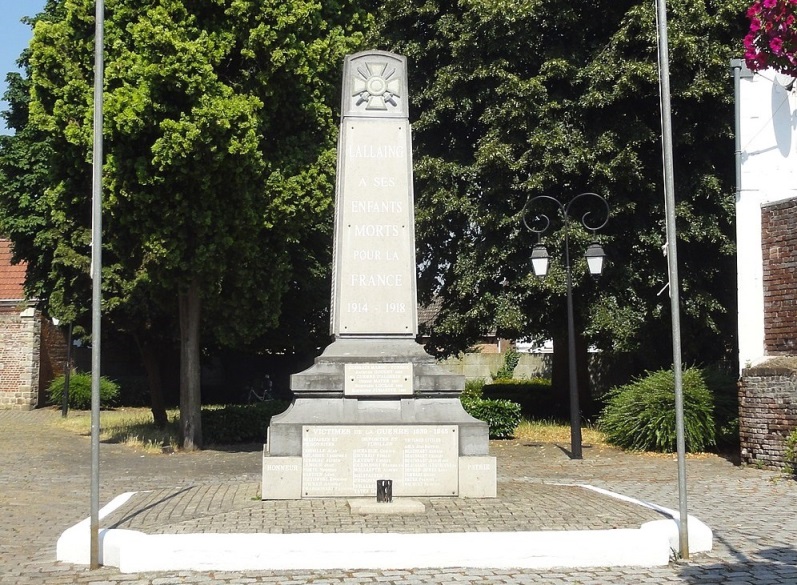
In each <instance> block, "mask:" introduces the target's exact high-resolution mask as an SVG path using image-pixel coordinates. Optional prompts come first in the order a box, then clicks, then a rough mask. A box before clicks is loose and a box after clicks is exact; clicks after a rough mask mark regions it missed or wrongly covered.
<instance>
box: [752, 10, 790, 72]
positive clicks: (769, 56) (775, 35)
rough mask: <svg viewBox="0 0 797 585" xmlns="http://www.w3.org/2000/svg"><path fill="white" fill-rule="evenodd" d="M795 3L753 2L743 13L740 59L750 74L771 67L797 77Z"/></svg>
mask: <svg viewBox="0 0 797 585" xmlns="http://www.w3.org/2000/svg"><path fill="white" fill-rule="evenodd" d="M796 13H797V0H757V1H756V2H754V3H753V5H752V6H750V8H748V9H747V18H749V19H750V32H748V33H747V36H746V37H744V48H745V54H744V59H745V61H746V62H747V67H749V68H750V70H752V71H759V70H761V69H766V68H768V67H771V68H773V69H776V70H777V71H780V72H781V73H785V74H786V75H793V76H795V77H797V16H796V15H795V14H796Z"/></svg>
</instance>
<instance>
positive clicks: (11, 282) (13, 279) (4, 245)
mask: <svg viewBox="0 0 797 585" xmlns="http://www.w3.org/2000/svg"><path fill="white" fill-rule="evenodd" d="M11 256H12V252H11V242H10V241H9V240H5V239H2V238H0V301H21V300H23V299H24V298H25V291H24V288H23V285H24V283H25V270H26V267H27V265H26V264H25V263H24V262H21V263H19V264H11Z"/></svg>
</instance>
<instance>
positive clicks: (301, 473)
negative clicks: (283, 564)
mask: <svg viewBox="0 0 797 585" xmlns="http://www.w3.org/2000/svg"><path fill="white" fill-rule="evenodd" d="M407 96H408V84H407V61H406V58H404V57H403V56H400V55H396V54H393V53H388V52H383V51H368V52H363V53H358V54H355V55H350V56H348V57H347V58H346V60H345V63H344V69H343V91H342V100H341V122H340V135H339V139H338V162H337V180H336V193H335V227H334V255H333V274H332V310H331V323H330V329H331V334H332V338H333V342H332V343H331V344H330V345H329V346H328V347H327V348H326V349H325V350H324V351H323V353H322V354H321V355H320V356H319V357H318V358H316V360H315V364H314V365H313V366H312V367H310V368H309V369H307V370H305V371H303V372H300V373H297V374H294V375H293V376H291V391H292V393H293V395H294V401H293V403H292V405H291V407H290V408H289V409H288V410H287V411H286V412H285V413H283V414H281V415H279V416H276V417H274V418H273V419H272V421H271V426H270V429H269V437H268V442H267V445H266V446H265V449H264V457H263V480H262V498H263V499H264V500H271V499H301V498H317V497H373V496H375V495H376V493H377V485H378V484H377V482H382V483H381V484H380V485H382V486H384V485H387V486H388V487H389V490H390V492H391V493H392V495H394V496H397V497H403V496H452V497H456V496H458V497H495V495H496V464H495V458H494V457H490V456H489V455H488V425H487V424H486V423H485V422H483V421H480V420H477V419H475V418H473V417H472V416H470V415H469V414H468V413H467V412H465V410H464V409H463V408H462V404H461V403H460V401H459V395H460V393H461V392H462V390H463V389H464V383H465V381H464V377H463V376H459V375H452V374H450V373H448V372H446V371H445V370H444V369H443V368H441V367H440V366H439V365H438V364H437V363H436V362H435V360H434V358H432V357H431V356H430V355H428V354H427V353H426V352H425V351H424V349H423V347H422V346H421V345H420V344H419V343H417V342H416V340H415V338H416V336H417V334H418V317H417V294H416V279H415V274H416V262H415V236H414V206H413V181H412V136H411V128H410V124H409V110H408V99H407Z"/></svg>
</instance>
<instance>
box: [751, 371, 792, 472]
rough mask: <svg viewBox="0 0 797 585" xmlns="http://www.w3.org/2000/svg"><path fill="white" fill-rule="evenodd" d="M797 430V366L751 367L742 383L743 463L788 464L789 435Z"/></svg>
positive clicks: (780, 465)
mask: <svg viewBox="0 0 797 585" xmlns="http://www.w3.org/2000/svg"><path fill="white" fill-rule="evenodd" d="M794 429H797V369H795V368H792V367H766V365H764V366H761V367H754V368H747V369H745V370H744V371H743V372H742V379H741V382H740V383H739V438H740V441H741V451H742V462H743V463H748V464H755V465H758V466H763V467H766V468H770V469H776V468H782V467H783V466H784V463H785V462H784V459H783V453H784V449H785V443H786V437H787V436H788V435H789V433H790V432H791V431H793V430H794Z"/></svg>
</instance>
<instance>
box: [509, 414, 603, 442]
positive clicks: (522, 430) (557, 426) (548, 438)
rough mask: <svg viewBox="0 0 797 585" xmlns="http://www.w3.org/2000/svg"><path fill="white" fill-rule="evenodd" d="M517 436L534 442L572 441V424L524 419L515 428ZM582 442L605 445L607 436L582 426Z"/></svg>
mask: <svg viewBox="0 0 797 585" xmlns="http://www.w3.org/2000/svg"><path fill="white" fill-rule="evenodd" d="M515 438H516V439H519V440H521V441H531V442H534V443H570V425H569V424H566V423H563V422H559V421H555V420H529V419H523V420H521V421H520V424H519V425H518V427H517V428H516V429H515ZM581 441H582V443H589V444H590V445H593V446H596V447H597V446H605V445H606V444H607V443H606V437H605V435H604V434H603V433H602V432H601V431H599V430H598V429H596V428H594V427H592V426H582V427H581Z"/></svg>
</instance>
